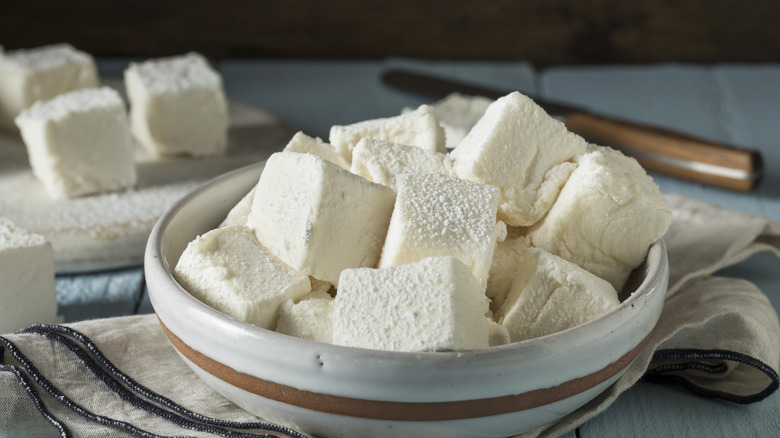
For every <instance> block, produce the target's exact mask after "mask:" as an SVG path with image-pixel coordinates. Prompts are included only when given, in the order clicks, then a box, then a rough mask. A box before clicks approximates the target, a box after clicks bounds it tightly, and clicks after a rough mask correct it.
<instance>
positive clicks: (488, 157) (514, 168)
mask: <svg viewBox="0 0 780 438" xmlns="http://www.w3.org/2000/svg"><path fill="white" fill-rule="evenodd" d="M585 147H586V143H585V140H583V139H582V138H581V137H579V136H578V135H576V134H574V133H571V132H569V131H568V130H567V129H566V127H565V126H564V125H563V123H561V122H559V121H558V120H555V119H554V118H552V117H550V116H549V115H547V113H545V112H544V110H543V109H542V108H541V107H539V106H538V105H537V104H536V103H534V102H533V100H531V99H530V98H528V97H526V96H524V95H522V94H520V93H518V92H514V93H511V94H508V95H506V96H504V97H502V98H500V99H498V100H496V101H495V102H494V103H492V104H491V105H490V106H489V107H488V108H487V110H486V111H485V114H484V115H483V116H482V118H481V119H479V121H478V122H477V123H476V124H475V125H474V127H473V128H472V129H471V131H469V133H468V134H467V135H466V137H465V138H464V139H463V140H462V141H461V142H460V144H459V145H458V147H457V148H455V150H454V151H452V154H451V155H452V157H453V159H454V162H455V174H456V175H457V176H458V177H460V178H463V179H467V180H469V181H477V182H481V183H485V184H490V185H493V186H496V187H498V188H500V189H501V201H500V203H499V208H498V211H499V214H498V218H499V219H501V220H503V221H504V222H506V223H507V224H508V225H512V226H528V225H532V224H534V223H536V222H537V221H538V220H539V219H541V218H542V216H544V214H545V213H546V212H547V210H548V209H549V208H550V206H551V205H552V203H553V202H554V201H555V198H556V196H557V195H558V192H559V191H560V188H561V186H563V184H564V183H565V182H566V179H567V178H568V177H569V175H570V174H571V172H572V170H573V169H574V167H575V166H576V165H575V164H574V163H573V162H571V160H572V159H573V158H574V156H576V155H578V154H580V153H582V152H584V151H585Z"/></svg>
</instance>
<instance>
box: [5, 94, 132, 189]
mask: <svg viewBox="0 0 780 438" xmlns="http://www.w3.org/2000/svg"><path fill="white" fill-rule="evenodd" d="M16 124H17V125H18V126H19V129H20V131H21V134H22V138H23V139H24V143H25V145H26V146H27V152H28V155H29V157H30V165H31V166H32V170H33V173H34V174H35V176H36V177H37V178H38V179H39V180H40V181H41V182H42V183H43V185H44V186H45V187H46V190H47V191H48V192H49V194H50V195H52V196H53V197H55V198H66V197H75V196H81V195H88V194H93V193H99V192H105V191H112V190H118V189H123V188H127V187H131V186H133V185H134V184H135V182H136V170H135V161H134V157H133V145H132V142H131V138H130V131H129V128H128V125H127V113H126V110H125V106H124V102H123V101H122V98H121V97H120V96H119V94H118V93H117V92H116V91H114V90H112V89H110V88H108V87H102V88H88V89H83V90H76V91H71V92H68V93H65V94H61V95H59V96H57V97H55V98H54V99H51V100H48V101H43V102H36V103H35V104H34V105H33V106H31V107H30V108H28V109H26V110H24V111H22V112H21V114H19V116H18V117H17V118H16Z"/></svg>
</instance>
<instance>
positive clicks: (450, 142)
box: [404, 93, 493, 149]
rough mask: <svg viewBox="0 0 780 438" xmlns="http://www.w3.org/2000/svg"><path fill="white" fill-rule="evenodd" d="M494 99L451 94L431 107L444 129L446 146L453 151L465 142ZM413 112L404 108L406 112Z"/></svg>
mask: <svg viewBox="0 0 780 438" xmlns="http://www.w3.org/2000/svg"><path fill="white" fill-rule="evenodd" d="M491 103H493V100H492V99H488V98H487V97H482V96H467V95H464V94H460V93H450V94H449V95H447V96H446V97H445V98H444V99H441V100H440V101H438V102H436V103H434V104H433V105H431V107H432V108H433V115H435V116H436V119H437V120H438V121H439V124H440V125H441V127H442V128H443V129H444V136H445V138H446V146H447V148H448V149H452V148H454V147H456V146H458V144H459V143H460V142H461V140H463V138H464V137H465V136H466V134H468V133H469V131H470V130H471V128H473V127H474V125H475V124H476V123H477V121H479V119H480V118H481V117H482V115H483V114H485V110H487V107H488V106H490V104H491ZM409 111H413V110H412V109H411V108H404V112H409Z"/></svg>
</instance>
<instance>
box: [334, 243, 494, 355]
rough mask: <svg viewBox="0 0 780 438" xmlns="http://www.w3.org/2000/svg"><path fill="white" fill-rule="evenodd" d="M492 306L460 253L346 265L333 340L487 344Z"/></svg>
mask: <svg viewBox="0 0 780 438" xmlns="http://www.w3.org/2000/svg"><path fill="white" fill-rule="evenodd" d="M487 310H488V300H487V298H485V295H484V294H482V288H481V286H480V284H479V281H478V280H477V279H476V278H475V277H474V276H473V275H472V274H471V272H470V271H469V269H468V267H466V266H465V265H464V264H463V263H462V262H461V261H460V260H458V259H456V258H454V257H434V258H427V259H423V260H421V261H419V262H416V263H410V264H406V265H402V266H395V267H389V268H384V269H370V268H361V269H346V270H344V271H343V272H342V274H341V279H340V280H339V291H338V293H337V294H336V299H335V300H334V309H333V343H334V344H337V345H346V346H350V347H360V348H373V349H379V350H390V351H441V350H467V349H475V348H485V347H487V346H488V345H489V343H488V342H489V341H488V339H489V332H490V328H489V324H488V320H487V318H485V313H486V312H487Z"/></svg>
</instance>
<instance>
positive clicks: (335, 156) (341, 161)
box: [284, 131, 349, 170]
mask: <svg viewBox="0 0 780 438" xmlns="http://www.w3.org/2000/svg"><path fill="white" fill-rule="evenodd" d="M284 151H285V152H300V153H304V154H314V155H316V156H318V157H320V158H322V159H324V160H327V161H330V162H331V163H333V164H338V166H339V167H341V168H342V169H344V170H349V162H347V160H346V159H345V158H344V157H342V156H341V155H339V153H338V152H336V148H334V147H333V145H331V144H329V143H325V142H324V141H322V139H321V138H319V137H310V136H308V135H306V134H304V133H303V132H300V131H299V132H296V133H295V135H293V138H292V139H290V141H289V142H288V143H287V146H285V147H284Z"/></svg>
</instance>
